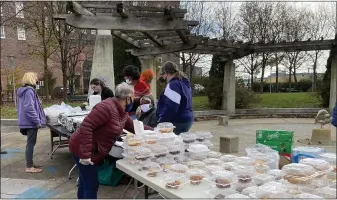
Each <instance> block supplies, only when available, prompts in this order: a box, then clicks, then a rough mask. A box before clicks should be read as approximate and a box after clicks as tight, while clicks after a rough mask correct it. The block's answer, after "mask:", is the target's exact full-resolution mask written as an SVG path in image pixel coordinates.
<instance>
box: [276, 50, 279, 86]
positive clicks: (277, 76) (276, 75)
mask: <svg viewBox="0 0 337 200" xmlns="http://www.w3.org/2000/svg"><path fill="white" fill-rule="evenodd" d="M275 61H276V63H275V64H276V88H275V91H276V92H279V85H278V56H277V53H276V54H275Z"/></svg>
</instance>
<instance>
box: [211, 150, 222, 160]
mask: <svg viewBox="0 0 337 200" xmlns="http://www.w3.org/2000/svg"><path fill="white" fill-rule="evenodd" d="M221 156H222V153H220V152H216V151H210V152H208V153H207V157H208V158H217V159H220V157H221Z"/></svg>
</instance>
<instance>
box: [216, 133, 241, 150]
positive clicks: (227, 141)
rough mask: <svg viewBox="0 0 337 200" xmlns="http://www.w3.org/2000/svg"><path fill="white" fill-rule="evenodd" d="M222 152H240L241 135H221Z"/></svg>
mask: <svg viewBox="0 0 337 200" xmlns="http://www.w3.org/2000/svg"><path fill="white" fill-rule="evenodd" d="M219 151H220V152H221V153H238V152H239V137H238V136H235V135H224V136H220V149H219Z"/></svg>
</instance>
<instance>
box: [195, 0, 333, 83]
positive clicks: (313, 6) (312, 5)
mask: <svg viewBox="0 0 337 200" xmlns="http://www.w3.org/2000/svg"><path fill="white" fill-rule="evenodd" d="M289 3H290V4H292V5H294V6H296V7H303V8H306V9H310V10H313V11H315V12H317V9H318V8H319V5H320V4H325V5H333V6H332V7H330V6H329V7H328V9H329V10H330V9H331V10H330V12H334V13H336V6H335V4H332V2H289ZM209 5H211V6H212V7H214V8H216V7H217V6H218V2H212V3H211V2H210V4H209ZM233 5H234V7H235V8H236V12H238V9H239V7H240V5H241V2H233ZM329 39H333V38H329ZM323 52H324V53H323V56H321V58H320V59H319V60H318V63H317V64H318V67H317V71H318V73H324V72H325V65H326V61H327V58H328V56H329V51H323ZM211 59H212V56H211V55H209V56H204V57H203V59H202V60H201V61H200V62H199V63H197V64H196V65H197V66H198V67H202V68H203V69H204V70H203V71H204V73H207V72H208V71H209V69H210V67H211ZM234 62H235V61H234ZM312 65H313V63H312V61H309V60H308V61H307V62H306V63H305V64H303V65H302V67H301V68H300V69H298V70H297V73H301V72H308V69H309V71H310V72H312ZM280 70H286V68H285V67H284V66H280ZM270 72H271V69H270V67H268V68H267V69H266V70H265V77H268V76H269V75H270ZM272 73H275V68H274V69H272ZM237 75H238V76H247V77H248V74H247V73H245V72H244V69H243V68H242V69H240V68H239V69H237ZM259 76H260V74H259V75H258V77H259Z"/></svg>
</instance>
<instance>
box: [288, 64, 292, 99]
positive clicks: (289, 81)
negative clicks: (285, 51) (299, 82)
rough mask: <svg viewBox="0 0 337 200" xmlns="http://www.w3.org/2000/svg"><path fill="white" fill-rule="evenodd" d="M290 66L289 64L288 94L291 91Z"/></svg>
mask: <svg viewBox="0 0 337 200" xmlns="http://www.w3.org/2000/svg"><path fill="white" fill-rule="evenodd" d="M291 68H292V64H290V67H289V79H288V86H289V92H290V91H291V75H292V71H293V70H292V69H291Z"/></svg>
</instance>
